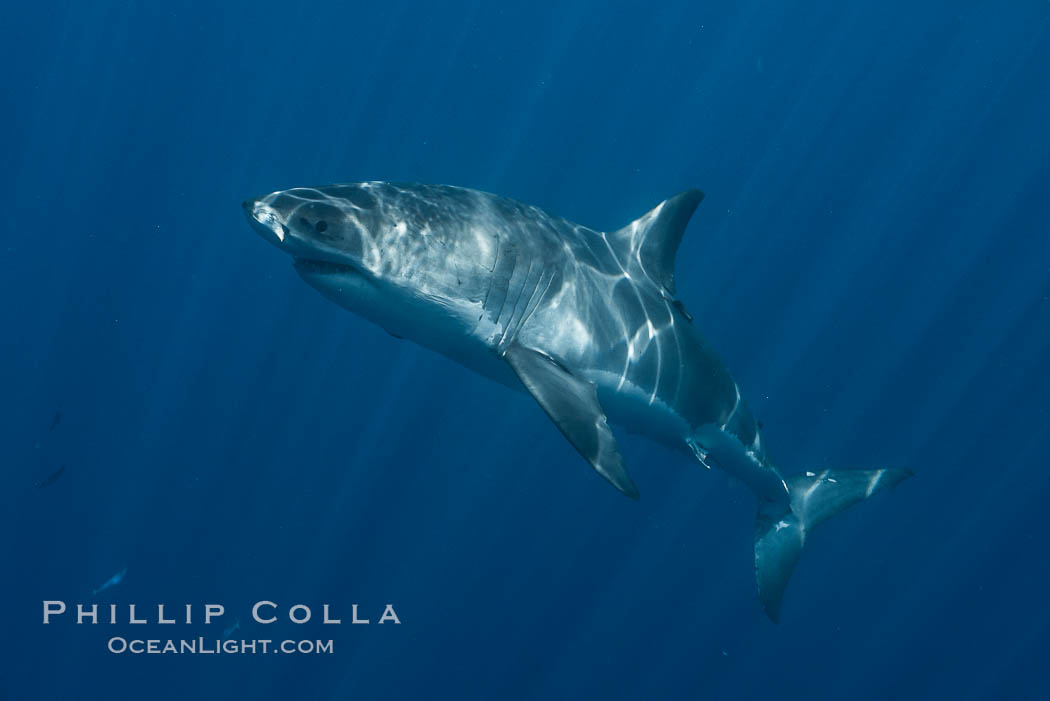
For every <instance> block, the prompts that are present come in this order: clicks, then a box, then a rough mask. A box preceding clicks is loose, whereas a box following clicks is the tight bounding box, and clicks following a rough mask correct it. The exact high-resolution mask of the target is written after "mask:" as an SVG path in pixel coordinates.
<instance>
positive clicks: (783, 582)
mask: <svg viewBox="0 0 1050 701" xmlns="http://www.w3.org/2000/svg"><path fill="white" fill-rule="evenodd" d="M912 474H913V473H912V472H911V470H905V469H885V470H825V471H824V472H820V473H813V472H803V473H800V474H797V475H793V476H791V477H789V478H787V479H786V480H785V482H786V484H787V487H788V495H789V498H790V502H789V505H788V508H786V509H785V508H784V506H783V505H769V504H760V506H759V509H758V516H757V517H756V520H755V579H756V581H757V584H758V596H759V598H760V599H761V600H762V606H763V607H764V608H765V610H766V614H767V615H768V616H769V617H770V619H772V620H773V622H777V621H779V618H780V604H781V601H782V599H783V598H784V590H785V589H786V588H787V583H788V580H789V579H790V578H791V573H792V572H793V571H794V569H795V565H796V564H797V563H798V558H799V555H801V554H802V546H803V545H805V542H806V535H807V534H808V533H810V532H812V530H813V529H814V528H816V527H817V526H819V525H820V524H821V523H823V522H824V521H826V520H828V519H829V518H831V517H832V516H834V515H835V514H837V513H839V512H840V511H842V510H843V509H845V508H847V507H849V506H852V505H853V504H856V503H857V502H860V501H863V500H865V499H867V498H868V497H869V496H871V495H872V494H874V493H876V492H880V491H883V490H886V489H890V488H891V487H894V486H896V485H897V484H898V483H899V482H901V481H902V480H904V479H906V478H908V477H910V476H911V475H912Z"/></svg>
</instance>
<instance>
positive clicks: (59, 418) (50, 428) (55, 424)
mask: <svg viewBox="0 0 1050 701" xmlns="http://www.w3.org/2000/svg"><path fill="white" fill-rule="evenodd" d="M60 423H62V410H61V409H58V410H56V411H55V417H54V418H53V419H51V425H50V426H48V427H47V431H48V433H50V432H51V431H54V430H55V428H57V427H58V425H59V424H60Z"/></svg>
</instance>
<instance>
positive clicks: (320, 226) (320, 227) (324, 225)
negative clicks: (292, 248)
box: [314, 219, 328, 233]
mask: <svg viewBox="0 0 1050 701" xmlns="http://www.w3.org/2000/svg"><path fill="white" fill-rule="evenodd" d="M314 228H315V229H317V232H318V233H324V232H325V231H326V230H327V229H328V222H326V221H325V220H324V219H321V220H320V221H318V222H317V223H316V224H314Z"/></svg>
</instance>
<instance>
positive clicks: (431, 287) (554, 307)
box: [242, 182, 911, 621]
mask: <svg viewBox="0 0 1050 701" xmlns="http://www.w3.org/2000/svg"><path fill="white" fill-rule="evenodd" d="M703 197H704V195H703V193H701V192H700V191H699V190H687V191H685V192H682V193H680V194H677V195H675V196H674V197H671V198H670V199H668V200H666V201H664V202H662V203H660V204H659V205H657V206H656V207H655V208H654V209H652V210H651V211H649V212H648V213H646V214H644V215H643V216H641V217H640V218H638V219H636V220H635V221H633V222H631V223H630V224H628V225H627V226H625V227H623V228H622V229H619V230H617V231H612V232H601V231H596V230H594V229H589V228H587V227H585V226H581V225H579V224H574V223H572V222H570V221H567V220H566V219H562V218H561V217H558V216H555V215H553V214H549V213H547V212H545V211H544V210H542V209H539V208H537V207H533V206H529V205H526V204H522V203H520V202H516V201H514V200H511V199H507V198H505V197H499V196H497V195H492V194H488V193H484V192H479V191H476V190H470V189H466V188H461V187H452V186H445V185H421V184H400V183H387V182H365V183H354V184H342V185H331V186H327V187H297V188H292V189H290V190H281V191H277V192H273V193H271V194H269V195H266V196H264V197H260V198H258V199H250V200H246V201H245V202H244V203H243V204H242V208H243V209H244V213H245V214H246V215H247V218H248V221H249V222H250V223H251V225H252V227H253V228H254V229H255V230H256V231H257V232H258V233H259V234H261V235H262V237H263V238H265V239H266V240H267V241H269V242H270V243H272V244H274V245H276V246H277V247H278V248H280V249H281V250H283V251H284V252H286V253H288V254H289V255H291V256H292V258H293V259H294V265H295V270H296V271H297V272H298V273H299V275H300V276H301V277H302V278H303V280H305V281H306V282H307V283H308V284H309V285H311V286H312V287H314V288H316V289H317V290H318V291H320V292H321V294H323V295H325V296H326V297H328V298H329V299H331V300H332V301H334V302H335V303H336V304H338V305H340V306H342V307H345V308H346V309H348V310H350V311H352V312H355V313H357V314H359V315H361V316H363V317H365V318H366V319H368V320H370V321H372V322H374V323H376V324H378V325H379V326H381V327H382V328H384V329H386V330H387V331H388V332H389V333H390V334H392V335H394V336H397V337H400V338H407V339H410V340H413V341H415V342H416V343H418V344H420V345H422V346H424V347H427V348H430V349H432V350H435V351H437V352H439V353H442V354H444V355H446V356H448V357H449V358H452V359H453V360H455V361H457V362H459V363H461V364H462V365H465V366H466V367H468V368H470V369H472V370H475V371H477V372H479V373H481V374H482V375H485V376H487V377H490V378H492V379H495V380H497V381H499V382H502V383H503V384H505V385H508V386H510V387H513V388H516V389H524V390H525V391H527V392H528V393H529V394H531V395H532V396H533V397H534V398H535V399H536V402H537V403H538V404H539V405H540V407H542V408H543V410H544V411H545V412H546V413H547V415H548V416H549V417H550V419H551V420H552V421H553V422H554V424H555V425H556V426H557V427H558V429H559V430H561V432H562V433H563V434H564V435H565V437H566V438H567V439H568V440H569V442H570V443H571V444H572V445H573V446H574V447H575V448H576V450H578V451H579V452H580V454H581V455H583V457H584V458H585V459H586V460H587V461H588V462H589V463H590V464H591V466H592V467H593V468H594V469H595V470H596V471H597V472H598V474H600V475H601V476H602V477H604V478H605V479H606V480H608V481H609V482H610V483H611V484H612V485H613V486H615V487H616V488H617V489H618V490H620V491H621V492H622V493H623V494H625V495H627V496H629V497H631V498H633V499H637V498H638V489H637V487H635V484H634V481H633V480H632V479H631V476H630V474H629V473H628V471H627V468H626V466H625V465H624V461H623V458H622V457H621V456H620V451H619V450H618V448H617V445H616V440H615V438H614V437H613V433H612V431H611V430H610V428H609V422H612V423H614V424H617V425H619V426H622V427H625V428H626V429H628V430H630V431H632V432H635V433H641V434H644V435H646V436H649V437H650V438H652V439H655V440H656V441H659V442H661V443H663V444H665V445H668V446H671V447H672V448H676V449H678V450H681V451H683V452H685V453H687V454H688V455H689V456H692V457H693V458H695V459H696V460H698V461H699V462H700V463H701V464H702V465H704V466H705V467H707V468H712V467H714V468H719V469H721V470H724V471H725V472H727V473H728V474H729V475H731V476H732V477H733V478H735V479H736V480H738V481H740V482H743V483H744V484H745V485H747V486H748V487H749V488H750V489H751V490H752V491H753V492H754V494H755V497H756V500H757V503H758V507H757V518H756V525H755V576H756V580H757V584H758V594H759V598H760V599H761V601H762V604H763V607H764V609H765V611H766V613H767V614H768V615H769V617H770V618H771V619H772V620H774V621H777V620H778V619H779V615H780V606H781V601H782V598H783V594H784V589H785V587H786V586H787V583H788V579H789V578H790V576H791V573H792V571H793V570H794V568H795V564H796V563H797V561H798V558H799V555H800V553H801V551H802V546H803V544H804V543H805V541H806V537H807V536H808V535H809V534H810V533H811V532H812V531H813V529H814V528H816V527H817V526H818V525H820V524H821V523H823V522H824V521H825V520H827V519H828V518H830V517H831V516H834V515H835V514H837V513H838V512H840V511H842V510H843V509H845V508H846V507H848V506H850V505H852V504H855V503H857V502H859V501H862V500H864V499H866V498H867V497H869V496H871V495H872V494H874V493H875V492H878V491H882V490H885V489H888V488H890V487H893V486H894V485H896V484H897V483H898V482H900V481H901V480H903V479H905V478H906V477H908V476H909V475H910V474H911V472H910V471H908V470H905V469H879V470H823V471H820V472H816V473H815V472H800V473H798V474H794V475H791V476H784V475H782V474H781V472H780V471H779V470H777V468H776V467H774V465H773V464H772V462H771V461H770V459H769V457H768V455H767V453H766V447H765V444H764V443H763V440H762V435H761V431H760V426H759V425H758V423H757V422H756V420H755V418H754V417H753V415H752V414H751V411H750V410H749V409H748V407H747V404H746V402H745V401H744V399H743V398H742V396H741V393H740V388H739V387H738V386H737V384H736V382H735V381H734V380H733V378H732V376H731V375H730V373H729V371H728V370H727V369H726V366H725V364H724V363H723V362H722V360H721V359H720V358H719V357H718V356H717V355H716V354H715V352H714V351H713V350H712V349H711V346H710V345H708V343H707V342H706V340H705V339H704V338H703V337H702V336H701V334H700V333H699V331H697V329H696V325H695V324H694V323H693V319H692V317H691V316H690V315H689V313H688V312H687V311H686V308H685V306H684V305H683V304H682V302H681V301H680V300H679V299H678V298H677V297H676V296H675V281H674V261H675V254H676V252H677V250H678V246H679V243H680V241H681V239H682V234H683V232H684V231H685V229H686V225H687V223H688V222H689V219H690V217H691V216H692V214H693V211H694V210H695V209H696V207H697V205H698V204H699V203H700V201H701V200H702V199H703ZM606 417H608V421H607V418H606Z"/></svg>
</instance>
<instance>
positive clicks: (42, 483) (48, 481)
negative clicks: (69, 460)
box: [33, 465, 66, 489]
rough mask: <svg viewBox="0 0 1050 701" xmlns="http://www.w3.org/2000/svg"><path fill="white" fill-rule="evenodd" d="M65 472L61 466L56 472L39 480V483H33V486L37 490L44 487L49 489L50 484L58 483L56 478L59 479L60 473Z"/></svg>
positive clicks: (64, 468)
mask: <svg viewBox="0 0 1050 701" xmlns="http://www.w3.org/2000/svg"><path fill="white" fill-rule="evenodd" d="M65 471H66V466H65V465H63V466H62V467H60V468H58V469H57V470H55V471H54V472H52V473H51V474H50V475H48V476H47V477H45V478H44V479H42V480H40V481H39V482H35V483H34V484H33V486H34V487H36V488H37V489H43V488H44V487H50V486H51V485H52V484H54V483H55V482H57V481H58V478H59V477H61V476H62V473H63V472H65Z"/></svg>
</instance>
